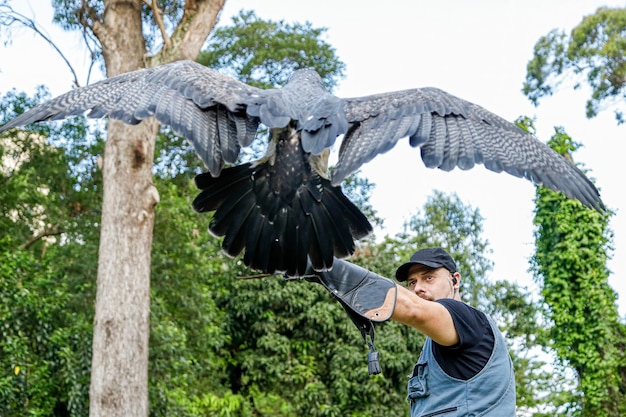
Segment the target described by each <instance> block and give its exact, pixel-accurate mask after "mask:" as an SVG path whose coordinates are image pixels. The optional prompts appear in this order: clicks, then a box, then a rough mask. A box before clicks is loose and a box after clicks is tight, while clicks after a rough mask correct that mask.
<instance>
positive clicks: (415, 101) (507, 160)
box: [332, 88, 603, 210]
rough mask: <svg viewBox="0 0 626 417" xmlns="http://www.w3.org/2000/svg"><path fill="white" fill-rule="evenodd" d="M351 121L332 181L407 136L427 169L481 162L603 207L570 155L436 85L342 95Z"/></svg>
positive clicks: (347, 117)
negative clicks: (358, 94) (363, 94)
mask: <svg viewBox="0 0 626 417" xmlns="http://www.w3.org/2000/svg"><path fill="white" fill-rule="evenodd" d="M343 111H344V112H345V115H346V119H347V120H348V122H349V124H350V127H349V128H348V131H347V133H346V134H345V136H344V139H343V141H342V144H341V148H340V151H339V159H338V162H337V165H336V166H335V168H334V170H333V173H332V175H333V176H332V182H333V184H334V185H336V184H339V183H341V181H343V180H344V179H345V178H346V177H347V176H348V175H350V174H351V173H352V172H354V171H356V170H357V169H358V168H359V167H360V166H361V165H362V164H364V163H366V162H368V161H370V160H371V159H373V158H374V157H375V156H376V155H378V154H380V153H383V152H387V151H388V150H390V149H391V148H392V147H393V146H395V144H396V143H397V142H398V140H399V139H401V138H403V137H409V143H410V144H411V146H413V147H420V150H421V157H422V160H423V162H424V164H425V165H426V166H427V167H429V168H439V169H442V170H445V171H450V170H452V169H454V168H456V167H459V168H460V169H463V170H466V169H470V168H472V167H474V165H476V164H483V165H485V167H486V168H487V169H489V170H492V171H495V172H501V171H505V172H507V173H509V174H511V175H514V176H516V177H523V178H526V179H528V180H530V181H532V182H534V183H536V184H539V185H545V186H547V187H549V188H552V189H553V190H556V191H561V192H562V193H564V194H565V195H567V196H568V197H570V198H576V199H578V200H580V201H581V202H582V203H584V204H585V205H587V206H590V207H594V208H597V209H600V210H602V209H603V205H602V202H601V200H600V197H599V193H598V190H597V189H596V188H595V186H594V185H593V184H592V183H591V181H590V180H589V179H588V178H587V177H586V176H585V175H584V174H583V173H582V172H581V171H580V170H579V169H578V168H577V167H576V166H574V165H573V164H572V163H570V162H569V161H568V160H567V159H565V158H564V157H562V156H561V155H559V154H557V153H556V152H555V151H554V150H552V149H551V148H550V147H548V146H547V145H545V144H544V143H542V142H540V141H539V140H538V139H536V138H535V137H533V136H532V135H530V134H528V133H526V132H524V131H523V130H522V129H520V128H519V127H517V126H515V125H514V124H513V123H510V122H508V121H506V120H505V119H503V118H501V117H499V116H497V115H496V114H494V113H491V112H489V111H488V110H486V109H484V108H482V107H480V106H478V105H476V104H473V103H470V102H468V101H465V100H462V99H460V98H458V97H455V96H453V95H451V94H448V93H446V92H444V91H441V90H439V89H436V88H421V89H413V90H404V91H398V92H393V93H385V94H378V95H372V96H367V97H358V98H352V99H344V105H343Z"/></svg>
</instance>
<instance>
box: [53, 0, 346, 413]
mask: <svg viewBox="0 0 626 417" xmlns="http://www.w3.org/2000/svg"><path fill="white" fill-rule="evenodd" d="M53 4H54V6H55V10H56V13H55V20H56V21H57V22H59V23H60V24H61V25H62V26H64V27H65V28H67V29H79V30H82V31H83V33H85V39H86V42H87V44H88V45H89V47H90V48H91V49H92V50H93V51H94V56H96V57H101V58H102V64H103V66H104V68H105V69H106V74H107V76H114V75H117V74H120V73H123V72H127V71H132V70H136V69H140V68H143V67H147V66H153V65H158V64H162V63H166V62H171V61H174V60H178V59H195V58H196V57H197V56H198V54H199V52H200V49H201V47H202V46H203V45H204V42H205V40H206V39H207V37H208V35H209V34H210V33H211V31H212V29H213V27H214V25H215V22H216V19H217V16H218V14H219V11H220V10H221V8H222V7H223V4H224V0H196V1H188V2H184V3H180V2H173V3H170V2H165V3H158V4H157V2H152V3H149V2H143V3H142V2H137V1H134V0H105V1H103V2H102V1H96V0H92V1H78V0H55V1H54V3H53ZM305 39H307V38H306V37H305ZM308 40H309V42H311V41H312V44H314V45H315V44H316V39H315V36H311V37H309V38H308ZM291 52H292V53H293V52H294V51H293V50H292V51H291ZM298 52H299V51H298ZM329 52H331V55H332V50H329ZM296 58H297V57H296ZM327 58H328V57H327V56H325V57H322V62H325V59H327ZM331 59H334V56H331ZM301 61H306V60H305V59H301ZM307 64H309V65H310V64H311V62H307ZM313 64H315V63H313ZM318 64H319V63H318ZM314 66H315V65H314ZM336 68H339V67H336ZM324 75H325V74H324ZM157 130H158V125H157V123H156V122H155V121H154V120H152V119H151V120H146V121H144V122H142V123H141V124H139V125H137V126H128V125H124V124H123V123H120V122H117V121H110V122H109V123H108V129H107V132H108V138H107V140H106V145H105V151H104V158H103V167H102V171H103V183H104V190H103V200H102V219H101V224H100V249H99V252H98V281H97V296H96V311H95V319H94V336H93V357H92V378H91V389H90V413H91V414H92V415H136V416H141V415H144V416H145V415H147V414H148V401H147V398H148V385H147V375H148V367H147V363H148V352H149V350H148V335H149V311H150V308H149V294H150V264H151V256H150V255H151V244H152V239H153V225H154V216H155V211H154V210H155V209H154V208H155V206H156V204H157V203H158V201H159V196H158V192H157V191H156V188H155V186H154V184H153V178H152V167H153V157H154V148H155V137H156V133H157ZM120 370H123V372H122V371H120Z"/></svg>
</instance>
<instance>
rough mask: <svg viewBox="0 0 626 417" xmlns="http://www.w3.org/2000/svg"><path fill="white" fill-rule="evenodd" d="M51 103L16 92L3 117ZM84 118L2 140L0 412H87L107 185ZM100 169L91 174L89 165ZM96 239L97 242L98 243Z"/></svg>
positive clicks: (8, 97) (6, 103)
mask: <svg viewBox="0 0 626 417" xmlns="http://www.w3.org/2000/svg"><path fill="white" fill-rule="evenodd" d="M43 97H47V94H46V93H45V91H43V90H40V91H39V92H38V93H37V95H36V97H34V98H29V97H26V96H25V95H18V94H15V93H14V92H9V93H8V94H7V95H6V96H5V97H3V98H2V101H1V102H0V111H1V112H0V114H1V115H2V118H3V119H6V118H8V117H12V116H14V113H15V112H21V111H23V110H24V109H25V108H28V107H30V106H31V105H33V104H34V103H35V102H37V101H38V100H39V99H41V98H43ZM69 132H74V134H75V135H79V136H83V138H84V134H85V125H84V120H82V119H76V120H74V121H70V122H67V123H64V124H61V125H54V126H39V127H38V128H37V130H35V131H19V132H18V131H12V132H10V133H9V134H7V135H4V136H3V138H2V139H0V150H1V151H2V152H0V156H1V158H0V185H1V186H0V204H2V210H1V215H0V230H1V231H2V233H1V235H2V236H3V239H2V242H0V323H2V325H0V339H1V340H3V344H2V347H0V367H1V368H2V370H3V372H2V377H0V380H1V381H0V414H2V415H6V416H21V415H86V414H87V407H88V401H87V394H88V389H89V388H88V387H89V368H90V362H91V361H90V357H91V353H90V349H91V347H90V346H91V326H92V322H93V311H92V309H93V296H94V293H93V282H92V280H91V279H90V277H94V276H95V267H96V253H97V250H96V245H95V243H97V234H95V233H96V232H97V229H96V228H95V227H94V224H95V223H96V221H97V220H96V219H97V218H98V217H99V216H98V215H99V208H98V207H99V206H98V204H97V203H94V202H93V199H94V197H93V192H92V188H93V187H94V186H96V185H97V184H98V182H99V178H98V176H97V175H92V174H93V172H92V171H91V168H93V166H92V165H90V164H89V163H88V162H87V160H88V159H89V158H85V155H84V154H83V153H82V151H84V150H85V149H87V148H89V151H90V152H91V151H95V148H94V147H92V145H86V144H84V140H82V141H76V142H73V144H72V146H71V147H68V148H59V147H57V146H52V145H51V143H52V142H55V141H56V142H58V143H59V144H60V143H61V142H63V140H61V139H60V138H61V137H62V138H64V139H65V138H73V136H72V135H71V134H69ZM90 167H91V168H90ZM94 236H95V237H94Z"/></svg>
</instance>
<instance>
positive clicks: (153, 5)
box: [143, 0, 172, 49]
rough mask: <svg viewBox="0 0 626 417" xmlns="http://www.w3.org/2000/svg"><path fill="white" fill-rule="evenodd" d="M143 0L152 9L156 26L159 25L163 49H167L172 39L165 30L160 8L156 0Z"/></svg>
mask: <svg viewBox="0 0 626 417" xmlns="http://www.w3.org/2000/svg"><path fill="white" fill-rule="evenodd" d="M143 2H144V3H145V4H147V5H148V7H150V8H151V9H152V14H153V15H154V20H155V21H156V23H157V26H158V27H159V30H160V31H161V36H163V45H164V47H165V49H169V48H170V47H171V46H172V40H171V39H170V37H169V36H168V34H167V31H166V30H165V23H163V12H162V11H161V9H159V5H158V4H157V1H156V0H152V2H150V0H143Z"/></svg>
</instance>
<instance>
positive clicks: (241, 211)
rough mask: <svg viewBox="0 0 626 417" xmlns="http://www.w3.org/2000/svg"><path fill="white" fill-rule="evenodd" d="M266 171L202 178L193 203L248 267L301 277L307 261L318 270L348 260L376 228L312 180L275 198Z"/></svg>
mask: <svg viewBox="0 0 626 417" xmlns="http://www.w3.org/2000/svg"><path fill="white" fill-rule="evenodd" d="M267 168H268V167H267V165H266V164H260V165H257V166H253V165H251V164H244V165H239V166H235V167H230V168H226V169H224V170H222V173H221V175H220V176H219V177H217V178H215V177H212V176H211V175H210V174H209V173H206V174H200V175H198V176H197V177H196V179H195V182H196V185H197V186H198V188H200V189H201V190H202V191H201V193H200V194H199V195H198V196H197V197H196V199H195V200H194V202H193V207H194V208H195V209H196V210H197V211H199V212H208V211H215V214H214V216H213V219H212V220H211V223H210V225H209V230H210V231H211V233H213V234H214V235H216V236H224V240H223V242H222V247H223V249H224V250H225V251H226V253H227V254H228V255H230V256H237V255H239V254H240V253H241V252H242V251H243V250H245V254H244V258H243V260H244V263H245V264H246V265H248V266H250V267H251V268H254V269H257V270H260V271H262V272H264V273H274V272H277V271H280V272H287V273H288V274H289V275H302V274H304V271H305V269H306V266H307V256H308V257H309V258H310V259H311V263H312V265H313V267H314V268H315V269H318V270H321V269H325V268H330V267H331V266H332V262H333V257H337V258H345V257H347V256H349V255H351V254H352V253H353V252H354V250H355V246H354V240H355V239H359V238H362V237H364V236H366V235H367V234H368V233H370V232H371V231H372V226H371V225H370V223H369V222H368V221H367V219H366V218H365V216H364V215H363V214H362V213H361V212H360V211H359V209H358V208H357V207H356V206H355V205H354V204H353V203H352V202H350V200H348V198H347V197H346V196H345V195H344V194H343V192H342V191H341V188H340V187H335V186H332V185H331V184H330V181H328V180H326V179H324V178H321V177H319V176H316V175H312V176H311V177H310V179H309V181H307V182H305V183H304V184H302V185H301V186H300V188H299V189H298V190H297V191H296V192H295V194H293V195H291V196H290V197H286V196H283V195H280V194H276V193H274V192H272V190H271V187H270V185H269V180H268V178H269V176H268V175H267Z"/></svg>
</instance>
